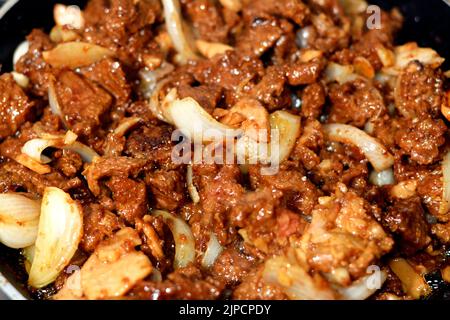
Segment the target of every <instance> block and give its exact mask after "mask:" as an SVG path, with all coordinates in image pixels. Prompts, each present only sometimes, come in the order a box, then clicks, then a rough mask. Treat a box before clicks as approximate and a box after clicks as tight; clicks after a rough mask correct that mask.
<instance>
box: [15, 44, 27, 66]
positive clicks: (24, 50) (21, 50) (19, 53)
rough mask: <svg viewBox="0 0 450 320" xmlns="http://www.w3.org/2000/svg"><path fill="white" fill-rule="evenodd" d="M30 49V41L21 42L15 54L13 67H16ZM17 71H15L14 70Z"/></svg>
mask: <svg viewBox="0 0 450 320" xmlns="http://www.w3.org/2000/svg"><path fill="white" fill-rule="evenodd" d="M29 48H30V43H29V42H28V41H26V40H25V41H23V42H21V43H20V44H19V45H18V46H17V48H16V50H15V51H14V54H13V66H15V65H16V63H17V61H19V59H20V58H22V56H23V55H25V54H26V53H27V52H28V49H29ZM14 70H15V69H14Z"/></svg>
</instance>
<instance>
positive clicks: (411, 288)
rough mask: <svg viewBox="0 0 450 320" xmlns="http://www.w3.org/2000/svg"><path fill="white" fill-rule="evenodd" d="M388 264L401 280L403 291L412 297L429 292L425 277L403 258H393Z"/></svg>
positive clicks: (417, 297)
mask: <svg viewBox="0 0 450 320" xmlns="http://www.w3.org/2000/svg"><path fill="white" fill-rule="evenodd" d="M389 266H390V268H391V270H392V271H393V272H394V273H395V274H396V275H397V277H398V278H399V279H400V281H401V282H402V287H403V291H404V292H405V293H406V294H408V295H409V296H411V297H412V298H414V299H419V298H420V297H423V296H426V295H428V294H429V293H430V292H431V288H430V287H429V286H428V284H427V283H426V281H425V279H424V278H423V277H422V276H421V275H420V274H418V273H417V272H416V270H414V268H413V267H412V266H411V265H410V264H409V263H408V261H406V260H405V259H403V258H396V259H393V260H391V261H390V262H389Z"/></svg>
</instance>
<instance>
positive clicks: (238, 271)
mask: <svg viewBox="0 0 450 320" xmlns="http://www.w3.org/2000/svg"><path fill="white" fill-rule="evenodd" d="M253 266H254V262H253V261H251V260H249V259H248V258H246V257H244V256H243V255H242V254H240V253H239V252H237V251H236V250H235V249H232V248H230V249H225V250H224V251H222V253H221V254H220V255H219V256H218V257H217V260H216V262H215V263H214V265H213V267H212V271H211V273H212V274H213V275H214V277H218V279H219V280H220V281H222V282H224V283H226V284H227V285H235V284H238V283H240V282H241V281H242V279H243V278H245V277H246V276H247V274H248V273H249V272H250V270H251V269H252V268H253Z"/></svg>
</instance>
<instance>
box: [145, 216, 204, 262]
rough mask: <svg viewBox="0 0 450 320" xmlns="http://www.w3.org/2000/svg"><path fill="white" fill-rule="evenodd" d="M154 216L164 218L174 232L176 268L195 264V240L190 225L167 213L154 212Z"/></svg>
mask: <svg viewBox="0 0 450 320" xmlns="http://www.w3.org/2000/svg"><path fill="white" fill-rule="evenodd" d="M153 215H154V216H156V217H162V218H163V219H164V222H165V223H166V224H167V225H168V227H169V228H170V231H172V234H173V239H174V241H175V259H174V262H173V266H174V268H175V269H178V268H183V267H186V266H187V265H188V264H189V263H191V262H193V261H194V259H195V239H194V236H193V235H192V231H191V228H190V227H189V225H188V224H187V223H186V222H185V221H183V220H182V219H180V218H178V217H175V216H174V215H172V214H170V213H169V212H167V211H163V210H154V211H153Z"/></svg>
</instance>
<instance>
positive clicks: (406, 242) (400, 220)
mask: <svg viewBox="0 0 450 320" xmlns="http://www.w3.org/2000/svg"><path fill="white" fill-rule="evenodd" d="M383 223H384V224H385V225H386V226H387V227H388V228H389V230H391V232H393V233H396V234H398V235H399V237H400V241H399V242H400V247H401V250H402V252H403V253H405V254H414V253H415V252H416V251H418V250H421V249H423V248H425V247H426V246H427V245H428V244H429V243H430V241H431V238H430V237H429V235H428V232H429V231H428V229H429V228H428V224H427V222H426V221H425V211H424V210H423V208H422V205H421V203H420V199H419V198H418V197H414V198H409V199H404V200H397V201H395V202H394V204H393V205H392V206H391V207H390V208H389V209H388V211H387V212H386V214H385V215H384V217H383Z"/></svg>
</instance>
